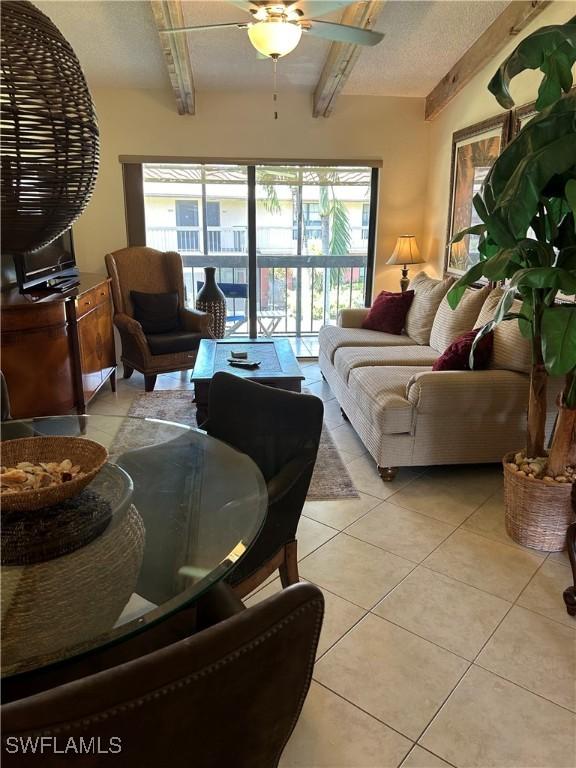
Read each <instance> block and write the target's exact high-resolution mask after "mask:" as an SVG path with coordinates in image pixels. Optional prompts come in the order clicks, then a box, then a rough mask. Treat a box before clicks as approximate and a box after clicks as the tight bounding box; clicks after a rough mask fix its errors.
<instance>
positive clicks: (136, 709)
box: [2, 583, 324, 768]
mask: <svg viewBox="0 0 576 768" xmlns="http://www.w3.org/2000/svg"><path fill="white" fill-rule="evenodd" d="M323 611H324V600H323V597H322V593H321V592H320V590H319V589H318V588H317V587H314V586H313V585H311V584H305V583H303V584H297V585H295V586H293V587H289V588H288V589H285V590H283V591H282V592H280V593H278V594H276V595H273V596H272V597H271V598H269V599H268V600H265V601H264V602H262V603H259V604H258V605H256V606H254V607H252V608H249V609H247V610H245V611H241V612H240V613H237V614H235V615H234V616H232V617H231V618H229V619H226V620H225V621H222V622H220V623H219V624H216V625H215V626H212V627H210V628H209V629H206V630H203V631H202V632H199V633H198V634H196V635H192V636H191V637H189V638H186V639H184V640H180V641H179V642H176V643H174V644H172V645H170V646H168V647H166V648H162V649H161V650H158V651H155V652H153V653H150V654H148V655H146V656H142V657H140V658H137V659H135V660H134V661H130V662H128V663H125V664H122V665H120V666H118V667H114V668H112V669H107V670H105V671H103V672H99V673H97V674H95V675H91V676H89V677H85V678H82V679H80V680H75V681H74V682H71V683H67V684H66V685H62V686H60V687H58V688H53V689H52V690H49V691H45V692H44V693H40V694H37V695H35V696H31V697H28V698H25V699H21V700H19V701H15V702H12V703H11V704H7V705H5V706H4V707H3V708H2V739H3V747H4V746H5V745H6V744H10V743H18V742H12V741H11V742H7V741H6V740H7V739H11V740H12V739H18V738H22V739H26V738H27V737H31V738H32V740H34V739H36V738H37V737H38V738H39V737H40V736H48V737H55V738H56V739H57V741H58V742H59V744H58V746H60V747H61V748H62V744H63V743H64V745H65V744H67V743H69V740H70V739H74V742H75V743H76V744H77V745H79V744H80V738H81V737H83V738H84V743H85V744H88V743H89V742H90V739H93V742H92V743H93V744H98V742H99V744H100V747H101V749H104V748H108V749H110V748H112V749H113V750H117V749H118V748H120V749H121V752H120V753H119V754H116V755H114V754H112V755H107V756H106V757H108V758H109V759H111V760H114V757H116V762H117V763H118V765H122V768H158V766H164V765H170V766H171V768H190V766H194V767H195V768H208V767H210V768H214V767H215V766H226V765H233V766H234V768H274V767H275V766H277V765H278V761H279V759H280V755H281V753H282V750H283V749H284V747H285V745H286V742H287V741H288V738H289V737H290V734H291V733H292V730H293V729H294V726H295V724H296V721H297V719H298V716H299V714H300V711H301V709H302V705H303V703H304V699H305V697H306V693H307V691H308V688H309V686H310V681H311V677H312V669H313V665H314V658H315V654H316V647H317V644H318V637H319V634H320V629H321V626H322V617H323ZM29 743H30V742H29ZM3 758H4V761H5V765H6V766H11V765H14V766H19V767H21V768H27V767H28V766H30V767H31V768H34V766H36V765H37V764H38V759H39V757H38V754H34V753H32V752H31V751H28V752H27V753H26V754H22V752H18V753H16V754H13V755H12V754H9V752H8V751H7V750H6V749H4V748H3ZM102 759H103V758H99V757H98V755H97V754H96V755H94V754H91V755H90V754H89V755H74V765H77V766H79V768H88V766H94V765H96V764H98V765H99V764H100V762H99V761H100V760H102ZM40 761H41V763H42V765H43V766H48V767H50V766H60V765H62V756H61V754H55V753H54V751H52V750H45V751H44V752H43V754H42V757H41V759H40Z"/></svg>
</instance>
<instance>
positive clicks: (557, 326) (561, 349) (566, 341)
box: [541, 305, 576, 376]
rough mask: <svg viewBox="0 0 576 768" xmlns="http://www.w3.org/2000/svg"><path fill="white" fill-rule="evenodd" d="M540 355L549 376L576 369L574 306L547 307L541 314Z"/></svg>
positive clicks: (560, 374) (575, 311) (575, 320)
mask: <svg viewBox="0 0 576 768" xmlns="http://www.w3.org/2000/svg"><path fill="white" fill-rule="evenodd" d="M541 334H542V354H543V356H544V363H545V365H546V370H547V371H548V373H549V374H550V375H551V376H563V375H564V374H566V373H568V372H569V371H571V370H573V369H574V368H575V367H576V305H572V306H568V305H562V306H555V307H548V308H547V309H545V310H544V312H543V313H542V327H541Z"/></svg>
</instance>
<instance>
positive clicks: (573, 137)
mask: <svg viewBox="0 0 576 768" xmlns="http://www.w3.org/2000/svg"><path fill="white" fill-rule="evenodd" d="M575 126H576V92H574V93H570V94H569V95H568V96H564V97H563V98H562V99H560V101H558V102H557V103H556V104H554V105H553V106H552V107H549V108H548V109H546V110H544V111H543V112H542V113H541V114H539V115H537V116H536V117H535V118H534V119H533V120H531V121H530V122H529V123H528V124H527V125H526V126H525V127H524V128H523V129H522V130H521V131H520V133H519V134H518V136H517V137H516V138H515V139H514V141H512V142H511V143H510V144H508V146H507V147H506V148H505V149H504V151H503V152H502V154H501V155H500V156H499V157H498V158H497V159H496V161H495V162H494V164H493V165H492V167H491V169H490V171H489V172H488V175H487V176H486V179H485V181H484V186H483V190H482V194H483V196H484V200H485V201H488V200H491V201H493V202H492V203H491V205H490V206H489V209H488V211H487V213H488V217H487V218H486V219H484V221H485V222H486V223H487V224H488V232H489V234H490V236H491V237H493V238H494V239H495V240H496V241H497V242H500V241H501V239H502V238H500V240H499V239H498V237H499V236H498V232H499V230H498V231H497V230H496V229H494V231H493V227H492V224H493V221H492V217H495V218H496V219H497V220H498V223H499V224H500V228H504V229H505V230H506V231H509V232H511V233H512V234H513V236H514V237H515V238H516V239H521V238H523V237H525V236H526V234H527V231H528V229H529V227H530V226H531V224H532V220H533V218H534V217H535V215H536V213H537V212H538V210H539V206H540V202H541V199H542V197H543V193H544V191H545V190H546V189H547V187H548V186H549V185H550V183H551V182H552V181H553V180H554V179H556V178H558V177H560V176H562V175H563V174H574V169H575V167H576V127H575ZM562 190H564V187H562ZM500 228H499V229H500ZM501 244H502V245H506V243H504V242H501Z"/></svg>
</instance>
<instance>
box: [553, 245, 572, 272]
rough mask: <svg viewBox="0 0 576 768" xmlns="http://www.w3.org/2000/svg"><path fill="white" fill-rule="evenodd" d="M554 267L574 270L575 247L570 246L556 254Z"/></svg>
mask: <svg viewBox="0 0 576 768" xmlns="http://www.w3.org/2000/svg"><path fill="white" fill-rule="evenodd" d="M556 266H557V267H562V269H569V270H576V245H570V246H568V248H563V249H562V250H561V251H559V252H558V256H557V258H556Z"/></svg>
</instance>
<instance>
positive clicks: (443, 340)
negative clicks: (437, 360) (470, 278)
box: [430, 286, 490, 353]
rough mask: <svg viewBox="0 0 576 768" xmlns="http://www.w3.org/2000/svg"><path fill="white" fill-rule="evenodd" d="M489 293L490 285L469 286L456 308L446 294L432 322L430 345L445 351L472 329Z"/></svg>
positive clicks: (439, 350)
mask: <svg viewBox="0 0 576 768" xmlns="http://www.w3.org/2000/svg"><path fill="white" fill-rule="evenodd" d="M489 293H490V287H489V286H486V287H485V288H480V289H479V290H478V289H477V290H474V289H472V288H468V289H467V290H466V291H465V292H464V295H463V296H462V298H461V299H460V303H459V304H458V306H457V307H456V309H452V308H451V306H450V304H448V299H447V297H446V296H444V298H443V299H442V301H441V302H440V306H439V307H438V311H437V312H436V317H435V318H434V323H433V324H432V331H431V333H430V346H431V347H433V348H434V349H437V350H438V352H440V353H442V352H445V351H446V350H447V349H448V347H449V346H450V344H452V342H453V341H454V340H455V339H457V338H458V337H459V336H462V334H463V333H466V331H471V330H472V328H473V327H474V323H475V322H476V320H477V319H478V315H479V314H480V310H481V309H482V306H483V304H484V302H485V301H486V299H487V298H488V294H489Z"/></svg>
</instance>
